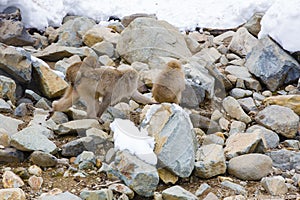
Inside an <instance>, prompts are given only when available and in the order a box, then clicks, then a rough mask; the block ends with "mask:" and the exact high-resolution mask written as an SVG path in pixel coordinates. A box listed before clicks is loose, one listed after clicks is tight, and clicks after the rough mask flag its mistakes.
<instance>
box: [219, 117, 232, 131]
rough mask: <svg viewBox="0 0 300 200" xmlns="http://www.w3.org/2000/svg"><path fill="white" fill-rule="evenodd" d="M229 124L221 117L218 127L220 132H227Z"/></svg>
mask: <svg viewBox="0 0 300 200" xmlns="http://www.w3.org/2000/svg"><path fill="white" fill-rule="evenodd" d="M229 124H230V122H229V121H228V120H227V119H225V117H221V118H220V119H219V125H220V127H221V129H222V130H224V131H228V130H229Z"/></svg>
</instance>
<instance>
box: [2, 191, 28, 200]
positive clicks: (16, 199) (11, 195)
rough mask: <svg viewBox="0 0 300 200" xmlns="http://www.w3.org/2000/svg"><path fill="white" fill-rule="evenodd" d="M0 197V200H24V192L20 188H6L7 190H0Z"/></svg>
mask: <svg viewBox="0 0 300 200" xmlns="http://www.w3.org/2000/svg"><path fill="white" fill-rule="evenodd" d="M0 197H1V200H2V197H5V199H4V198H3V200H6V199H7V200H25V199H26V196H25V192H24V191H23V190H22V189H20V188H7V189H0Z"/></svg>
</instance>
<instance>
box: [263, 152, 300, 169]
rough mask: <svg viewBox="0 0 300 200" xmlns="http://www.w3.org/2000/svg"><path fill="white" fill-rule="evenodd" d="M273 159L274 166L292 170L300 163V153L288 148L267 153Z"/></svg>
mask: <svg viewBox="0 0 300 200" xmlns="http://www.w3.org/2000/svg"><path fill="white" fill-rule="evenodd" d="M266 154H267V155H268V156H269V157H270V158H271V159H272V160H273V166H274V167H276V168H279V169H281V170H284V171H285V170H292V169H295V168H297V166H299V165H300V153H298V152H294V151H288V150H286V149H281V150H274V151H270V152H267V153H266Z"/></svg>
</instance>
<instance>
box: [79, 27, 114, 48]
mask: <svg viewBox="0 0 300 200" xmlns="http://www.w3.org/2000/svg"><path fill="white" fill-rule="evenodd" d="M118 39H119V33H116V32H114V30H113V29H110V28H106V27H100V26H98V25H96V26H94V27H93V28H91V29H90V30H88V31H87V32H86V33H85V34H84V36H83V42H84V43H85V44H86V45H87V46H89V47H92V46H93V45H94V44H96V43H98V42H102V41H104V40H105V41H108V42H111V43H112V44H116V43H117V42H118Z"/></svg>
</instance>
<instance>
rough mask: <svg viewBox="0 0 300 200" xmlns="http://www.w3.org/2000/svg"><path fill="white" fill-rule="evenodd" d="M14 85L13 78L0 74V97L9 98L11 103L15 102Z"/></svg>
mask: <svg viewBox="0 0 300 200" xmlns="http://www.w3.org/2000/svg"><path fill="white" fill-rule="evenodd" d="M0 68H1V67H0ZM16 87H17V86H16V83H15V81H14V80H12V79H11V78H8V77H6V76H0V98H3V99H9V100H11V102H12V103H15V91H16Z"/></svg>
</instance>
